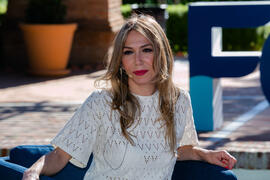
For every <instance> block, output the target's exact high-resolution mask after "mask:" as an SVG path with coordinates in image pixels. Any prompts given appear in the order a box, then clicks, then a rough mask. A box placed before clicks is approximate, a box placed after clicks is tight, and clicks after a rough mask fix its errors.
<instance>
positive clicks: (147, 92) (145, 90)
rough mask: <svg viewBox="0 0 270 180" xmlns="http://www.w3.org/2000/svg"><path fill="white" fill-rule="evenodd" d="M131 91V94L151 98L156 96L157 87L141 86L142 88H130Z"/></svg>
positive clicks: (151, 85) (150, 85)
mask: <svg viewBox="0 0 270 180" xmlns="http://www.w3.org/2000/svg"><path fill="white" fill-rule="evenodd" d="M129 90H130V92H131V93H134V94H136V95H140V96H151V95H152V94H154V93H155V92H156V90H157V88H156V86H155V85H153V84H149V85H141V86H130V85H129Z"/></svg>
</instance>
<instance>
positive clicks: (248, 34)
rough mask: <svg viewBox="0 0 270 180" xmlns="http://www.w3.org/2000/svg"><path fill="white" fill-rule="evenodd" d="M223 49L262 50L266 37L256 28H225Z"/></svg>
mask: <svg viewBox="0 0 270 180" xmlns="http://www.w3.org/2000/svg"><path fill="white" fill-rule="evenodd" d="M222 36H223V37H222V40H223V42H222V46H223V51H255V50H260V49H261V47H262V45H263V43H264V38H263V36H262V34H259V33H257V29H256V28H245V29H239V28H234V29H223V32H222Z"/></svg>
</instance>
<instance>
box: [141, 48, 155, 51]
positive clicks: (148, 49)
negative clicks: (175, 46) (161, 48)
mask: <svg viewBox="0 0 270 180" xmlns="http://www.w3.org/2000/svg"><path fill="white" fill-rule="evenodd" d="M143 52H153V49H151V48H145V49H143Z"/></svg>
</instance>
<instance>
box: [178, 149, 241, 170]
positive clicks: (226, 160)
mask: <svg viewBox="0 0 270 180" xmlns="http://www.w3.org/2000/svg"><path fill="white" fill-rule="evenodd" d="M177 159H178V160H179V161H184V160H197V161H206V162H208V163H210V164H215V165H218V166H221V167H224V168H227V169H232V168H233V166H234V165H235V163H236V162H237V161H236V159H235V158H234V157H233V156H232V155H230V154H229V153H228V152H227V151H225V150H222V151H215V150H207V149H203V148H199V147H194V146H190V145H187V146H182V147H179V148H178V149H177Z"/></svg>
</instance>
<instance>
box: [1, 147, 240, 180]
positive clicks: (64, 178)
mask: <svg viewBox="0 0 270 180" xmlns="http://www.w3.org/2000/svg"><path fill="white" fill-rule="evenodd" d="M52 150H53V147H52V146H51V145H22V146H17V147H15V148H13V149H12V150H11V151H10V155H9V156H7V157H1V158H0V177H1V179H5V180H17V179H21V178H22V176H23V172H24V171H25V170H26V169H27V168H29V167H30V166H31V165H32V164H33V163H34V162H35V161H37V160H38V159H39V158H40V157H41V156H42V155H44V154H46V153H48V152H50V151H52ZM92 159H93V157H92V156H91V157H90V159H89V161H88V164H87V167H86V168H78V167H76V166H74V165H73V164H71V163H68V164H67V165H66V167H65V168H64V169H62V170H61V171H60V172H59V173H57V174H55V175H54V176H50V177H48V176H41V177H40V179H41V180H71V179H72V180H75V179H76V180H77V179H83V177H84V175H85V173H86V171H87V169H88V168H89V166H90V164H91V162H92ZM172 179H173V180H177V179H181V180H196V179H207V180H216V179H218V180H236V179H237V178H236V176H235V175H234V174H233V173H232V171H230V170H227V169H225V168H222V167H219V166H215V165H212V164H208V163H206V162H201V161H177V163H176V165H175V168H174V172H173V176H172Z"/></svg>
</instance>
